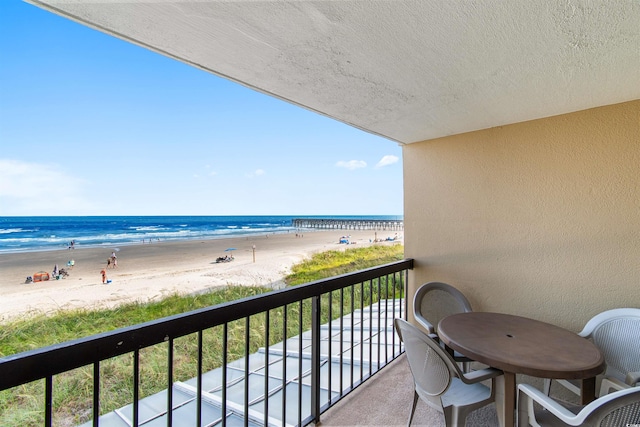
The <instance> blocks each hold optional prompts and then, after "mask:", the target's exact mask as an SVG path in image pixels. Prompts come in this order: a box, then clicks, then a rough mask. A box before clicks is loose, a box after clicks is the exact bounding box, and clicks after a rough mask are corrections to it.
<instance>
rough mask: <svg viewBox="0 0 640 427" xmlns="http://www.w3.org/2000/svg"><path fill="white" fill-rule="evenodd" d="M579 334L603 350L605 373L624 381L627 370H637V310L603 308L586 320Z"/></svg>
mask: <svg viewBox="0 0 640 427" xmlns="http://www.w3.org/2000/svg"><path fill="white" fill-rule="evenodd" d="M580 335H581V336H583V337H585V338H590V339H591V340H593V343H594V344H595V345H596V346H597V347H598V348H599V349H600V351H602V354H603V355H604V359H605V362H606V364H607V370H606V373H605V375H607V376H613V377H615V378H617V379H619V380H621V381H624V380H625V377H626V375H627V373H628V372H638V371H640V309H638V308H617V309H613V310H608V311H604V312H602V313H600V314H598V315H596V316H594V317H593V318H592V319H591V320H589V322H587V324H586V325H585V327H584V329H583V330H582V332H580Z"/></svg>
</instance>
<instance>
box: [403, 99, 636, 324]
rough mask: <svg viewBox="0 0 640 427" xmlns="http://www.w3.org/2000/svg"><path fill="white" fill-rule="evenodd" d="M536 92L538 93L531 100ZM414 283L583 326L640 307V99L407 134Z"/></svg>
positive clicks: (408, 247)
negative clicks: (447, 133) (435, 134)
mask: <svg viewBox="0 0 640 427" xmlns="http://www.w3.org/2000/svg"><path fill="white" fill-rule="evenodd" d="M523 102H526V100H523ZM403 157H404V159H403V161H404V195H405V255H406V256H407V257H411V258H414V259H415V265H416V268H415V270H414V271H413V272H412V273H411V276H410V279H411V280H410V290H411V291H413V290H415V288H416V287H417V286H418V285H420V284H422V283H424V282H427V281H432V280H438V281H444V282H447V283H450V284H452V285H454V286H456V287H458V288H459V289H460V290H461V291H462V292H463V293H464V294H465V295H466V296H467V297H468V298H469V300H470V302H471V304H472V306H473V307H474V309H475V310H477V311H497V312H504V313H512V314H518V315H524V316H528V317H532V318H536V319H540V320H545V321H549V322H551V323H554V324H557V325H560V326H564V327H566V328H569V329H572V330H575V331H578V330H580V329H581V328H582V326H583V325H584V323H585V322H586V321H587V320H588V319H589V318H590V317H592V316H593V315H594V314H596V313H598V312H601V311H603V310H607V309H610V308H615V307H640V100H636V101H632V102H627V103H623V104H617V105H611V106H605V107H600V108H595V109H590V110H585V111H580V112H576V113H571V114H566V115H562V116H556V117H551V118H546V119H540V120H535V121H530V122H525V123H519V124H514V125H509V126H503V127H498V128H493V129H488V130H483V131H478V132H472V133H467V134H462V135H455V136H451V137H446V138H440V139H436V140H429V141H424V142H420V143H415V144H410V145H406V146H405V147H404V148H403Z"/></svg>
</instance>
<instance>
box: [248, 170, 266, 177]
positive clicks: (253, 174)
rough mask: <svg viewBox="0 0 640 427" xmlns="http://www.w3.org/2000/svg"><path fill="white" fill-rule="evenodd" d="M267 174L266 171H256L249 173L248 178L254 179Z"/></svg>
mask: <svg viewBox="0 0 640 427" xmlns="http://www.w3.org/2000/svg"><path fill="white" fill-rule="evenodd" d="M264 174H266V172H265V171H264V169H256V170H255V171H253V172H251V173H248V174H247V178H253V177H255V176H262V175H264Z"/></svg>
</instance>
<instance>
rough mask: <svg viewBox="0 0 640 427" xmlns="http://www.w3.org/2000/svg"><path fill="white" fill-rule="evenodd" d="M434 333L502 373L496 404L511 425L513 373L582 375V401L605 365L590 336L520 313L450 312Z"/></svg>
mask: <svg viewBox="0 0 640 427" xmlns="http://www.w3.org/2000/svg"><path fill="white" fill-rule="evenodd" d="M438 336H439V337H440V339H441V340H442V342H444V343H445V345H446V346H447V347H449V348H451V349H453V350H456V351H458V352H460V353H462V354H463V355H465V356H467V357H469V358H470V359H473V360H475V361H478V362H480V363H484V364H486V365H489V366H491V367H493V368H497V369H500V370H502V371H503V372H504V376H503V377H500V381H498V387H497V390H496V409H497V410H498V418H499V420H500V423H501V425H503V426H513V425H514V424H515V416H514V414H515V409H516V379H515V376H516V374H526V375H531V376H534V377H540V378H555V379H581V380H582V393H581V398H582V403H583V404H586V403H588V402H591V401H592V400H593V399H595V376H596V375H597V374H599V373H601V372H602V371H603V370H604V367H605V363H604V356H603V355H602V353H601V352H600V350H599V349H598V348H597V347H596V346H595V345H594V344H593V343H592V342H591V341H589V340H586V339H584V338H582V337H580V336H578V335H577V334H575V333H573V332H571V331H569V330H566V329H563V328H561V327H558V326H555V325H551V324H549V323H545V322H541V321H538V320H534V319H529V318H526V317H521V316H514V315H510V314H503V313H486V312H471V313H459V314H454V315H451V316H448V317H445V318H444V319H442V320H441V321H440V323H439V324H438Z"/></svg>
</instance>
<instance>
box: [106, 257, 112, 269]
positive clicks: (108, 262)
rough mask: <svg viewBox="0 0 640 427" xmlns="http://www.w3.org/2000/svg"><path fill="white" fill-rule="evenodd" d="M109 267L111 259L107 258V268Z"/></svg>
mask: <svg viewBox="0 0 640 427" xmlns="http://www.w3.org/2000/svg"><path fill="white" fill-rule="evenodd" d="M109 267H111V257H109V258H107V268H109Z"/></svg>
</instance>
